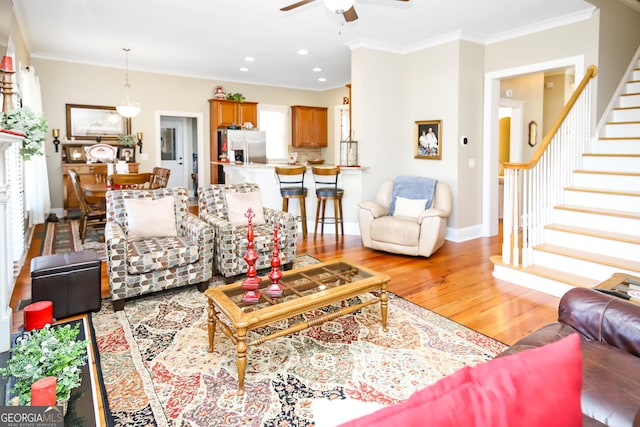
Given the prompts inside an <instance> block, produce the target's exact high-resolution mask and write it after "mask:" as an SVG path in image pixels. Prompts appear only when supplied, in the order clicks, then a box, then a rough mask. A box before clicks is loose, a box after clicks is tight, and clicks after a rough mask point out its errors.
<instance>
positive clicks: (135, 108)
mask: <svg viewBox="0 0 640 427" xmlns="http://www.w3.org/2000/svg"><path fill="white" fill-rule="evenodd" d="M122 50H124V52H125V59H126V73H125V78H124V99H123V100H122V102H120V105H117V106H116V111H117V112H118V114H120V115H121V116H122V117H127V118H131V117H135V116H137V115H138V113H139V112H140V103H139V102H131V100H130V98H129V89H130V88H131V86H130V85H129V51H130V50H131V49H127V48H123V49H122Z"/></svg>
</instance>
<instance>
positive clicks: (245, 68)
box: [240, 67, 249, 73]
mask: <svg viewBox="0 0 640 427" xmlns="http://www.w3.org/2000/svg"><path fill="white" fill-rule="evenodd" d="M240 71H242V72H243V73H245V72H247V71H249V69H248V68H247V67H240Z"/></svg>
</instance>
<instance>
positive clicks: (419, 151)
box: [413, 120, 442, 160]
mask: <svg viewBox="0 0 640 427" xmlns="http://www.w3.org/2000/svg"><path fill="white" fill-rule="evenodd" d="M441 141H442V120H422V121H417V122H415V127H414V141H413V144H414V147H415V151H414V153H415V155H414V158H415V159H431V160H442V144H441Z"/></svg>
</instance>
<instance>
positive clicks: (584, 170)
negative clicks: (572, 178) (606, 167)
mask: <svg viewBox="0 0 640 427" xmlns="http://www.w3.org/2000/svg"><path fill="white" fill-rule="evenodd" d="M573 172H574V173H584V174H593V175H616V176H640V172H627V171H598V170H586V169H577V170H574V171H573Z"/></svg>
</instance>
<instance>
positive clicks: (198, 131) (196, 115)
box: [154, 111, 206, 185]
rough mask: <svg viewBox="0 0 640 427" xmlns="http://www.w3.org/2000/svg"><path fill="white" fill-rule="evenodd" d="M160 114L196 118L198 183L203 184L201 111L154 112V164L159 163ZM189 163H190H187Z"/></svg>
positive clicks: (202, 119) (202, 117)
mask: <svg viewBox="0 0 640 427" xmlns="http://www.w3.org/2000/svg"><path fill="white" fill-rule="evenodd" d="M162 116H173V117H185V118H195V119H196V140H197V144H196V146H197V148H198V183H199V185H203V183H204V182H205V180H204V173H205V170H204V168H205V165H206V162H205V158H204V157H205V151H204V114H203V113H189V112H184V111H156V112H155V117H154V120H155V126H154V127H155V129H154V131H155V134H154V135H155V138H154V144H155V148H156V157H155V160H154V163H155V164H156V165H159V164H161V161H162V159H161V157H160V154H161V150H160V144H161V142H160V136H161V132H160V128H161V126H160V125H161V123H160V118H161V117H162ZM189 164H191V163H189Z"/></svg>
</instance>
